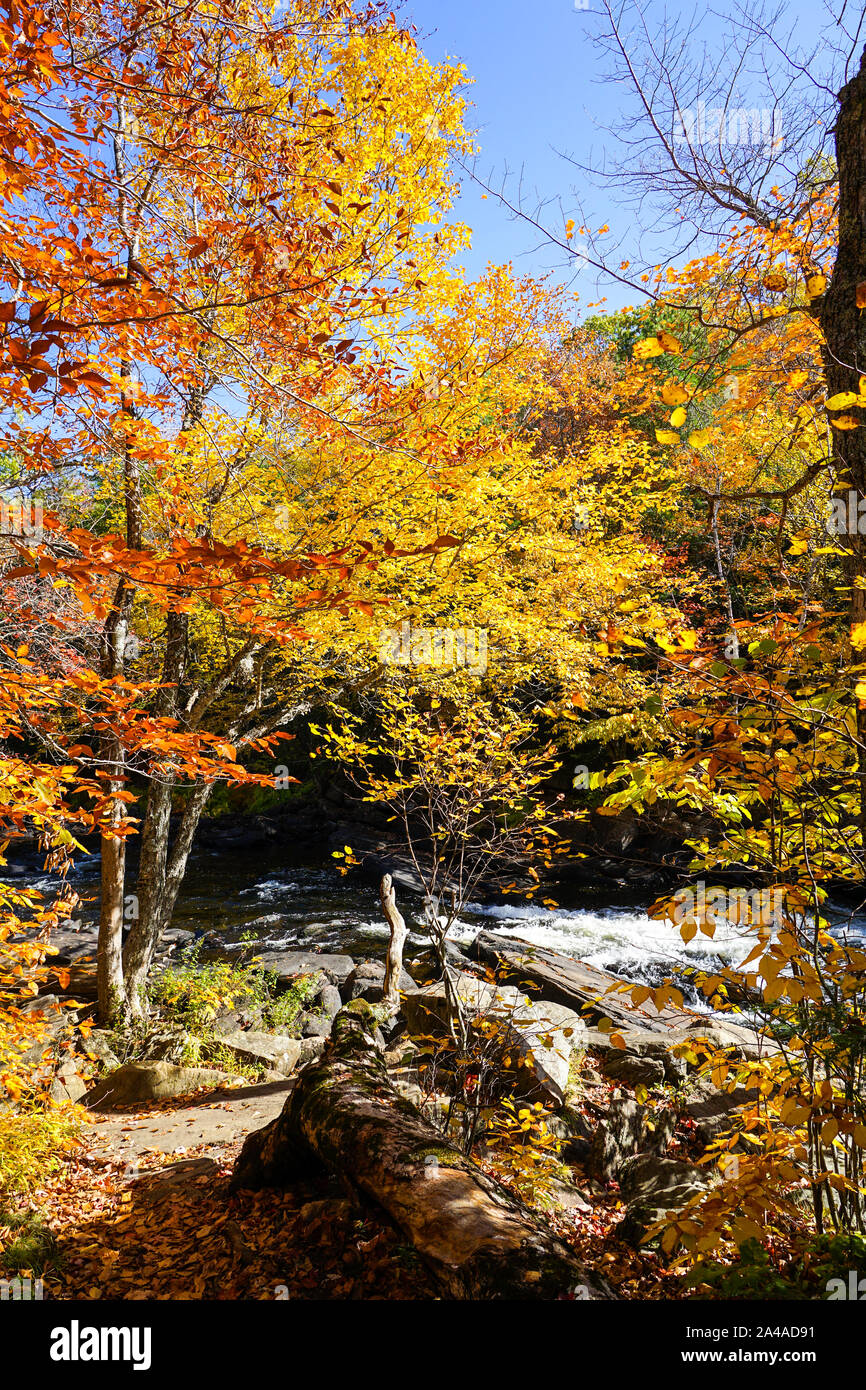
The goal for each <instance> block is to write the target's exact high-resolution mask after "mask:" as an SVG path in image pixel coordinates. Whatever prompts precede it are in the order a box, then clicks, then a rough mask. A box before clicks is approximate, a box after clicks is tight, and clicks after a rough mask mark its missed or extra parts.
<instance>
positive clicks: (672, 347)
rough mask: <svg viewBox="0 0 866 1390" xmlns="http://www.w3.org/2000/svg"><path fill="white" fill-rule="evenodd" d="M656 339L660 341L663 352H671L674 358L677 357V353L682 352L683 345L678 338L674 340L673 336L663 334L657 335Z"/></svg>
mask: <svg viewBox="0 0 866 1390" xmlns="http://www.w3.org/2000/svg"><path fill="white" fill-rule="evenodd" d="M656 337H657V338H658V340H659V343H660V345H661V349H662V352H670V353H672V354H673V355H674V356H676V354H677V353H680V352H682V350H683V345H682V343H680V342H679V341H678V340H677V339H676V338H674V337H673V336H672V334H670V333H664V332H662V333H657V334H656Z"/></svg>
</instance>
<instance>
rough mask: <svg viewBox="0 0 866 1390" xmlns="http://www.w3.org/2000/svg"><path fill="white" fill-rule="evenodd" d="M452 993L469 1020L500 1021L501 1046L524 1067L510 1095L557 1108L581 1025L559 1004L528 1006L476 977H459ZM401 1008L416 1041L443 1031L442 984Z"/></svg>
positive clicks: (510, 991) (509, 988)
mask: <svg viewBox="0 0 866 1390" xmlns="http://www.w3.org/2000/svg"><path fill="white" fill-rule="evenodd" d="M455 987H456V991H457V997H458V999H459V1000H460V1002H461V1004H462V1005H463V1006H464V1009H465V1011H466V1014H467V1016H468V1017H469V1018H470V1019H472V1018H491V1017H492V1018H497V1019H500V1020H501V1024H502V1030H503V1042H505V1043H507V1045H508V1047H509V1049H513V1051H514V1053H515V1054H516V1058H517V1059H519V1062H520V1063H521V1064H522V1065H515V1067H514V1090H515V1091H516V1092H517V1093H518V1094H520V1095H525V1096H527V1097H532V1098H534V1099H545V1100H552V1101H553V1102H554V1103H555V1104H557V1105H561V1104H562V1101H563V1100H564V1098H565V1092H566V1090H567V1087H568V1072H569V1066H570V1063H571V1056H572V1053H573V1052H574V1050H575V1048H576V1047H578V1046H582V1045H583V1038H584V1035H585V1032H586V1027H585V1024H584V1022H583V1020H582V1019H581V1018H580V1017H579V1016H578V1015H577V1014H575V1013H574V1011H573V1010H572V1009H568V1008H565V1007H564V1006H562V1005H560V1004H552V1003H548V1002H544V1003H531V1002H530V1001H529V1000H528V999H527V998H526V997H525V995H523V994H521V992H520V990H518V989H515V988H514V986H513V985H496V984H493V983H491V982H490V981H488V980H479V979H478V978H477V977H476V976H474V975H465V974H459V975H458V976H457V977H456V980H455ZM402 1008H403V1013H404V1015H405V1018H406V1021H407V1024H408V1028H409V1032H410V1033H412V1034H413V1035H414V1036H416V1037H419V1036H424V1035H425V1034H434V1035H435V1034H441V1033H444V1032H446V1031H447V1028H448V1001H447V996H446V993H445V985H444V983H443V982H442V981H440V982H439V983H437V984H432V985H426V986H425V987H424V988H423V989H419V990H415V991H413V992H411V993H407V994H405V995H404V996H403V1000H402Z"/></svg>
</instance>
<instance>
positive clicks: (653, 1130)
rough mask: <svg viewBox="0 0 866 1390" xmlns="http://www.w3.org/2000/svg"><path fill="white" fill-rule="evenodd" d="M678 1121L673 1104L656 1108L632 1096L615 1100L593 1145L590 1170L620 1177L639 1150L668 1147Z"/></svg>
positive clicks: (605, 1176)
mask: <svg viewBox="0 0 866 1390" xmlns="http://www.w3.org/2000/svg"><path fill="white" fill-rule="evenodd" d="M676 1123H677V1117H676V1114H675V1112H674V1111H673V1110H671V1109H669V1108H665V1109H663V1110H655V1109H653V1108H652V1107H650V1106H647V1105H638V1103H637V1101H635V1100H632V1099H631V1098H630V1097H626V1098H619V1099H615V1100H612V1101H611V1103H610V1107H609V1108H608V1110H607V1112H606V1113H605V1115H604V1116H603V1118H602V1120H601V1122H600V1124H599V1126H598V1129H597V1130H596V1132H595V1134H594V1136H593V1139H592V1143H591V1145H590V1149H589V1155H588V1159H587V1166H588V1168H589V1171H590V1172H591V1173H592V1174H593V1175H594V1176H595V1177H598V1178H600V1179H602V1181H605V1182H610V1181H611V1179H613V1178H618V1177H619V1176H620V1173H621V1171H622V1168H623V1165H624V1164H625V1163H626V1162H627V1161H628V1160H629V1159H631V1158H633V1157H634V1156H635V1154H638V1153H644V1152H652V1153H658V1152H660V1151H661V1150H662V1149H666V1148H667V1146H668V1144H669V1143H670V1141H671V1139H672V1138H673V1134H674V1130H675V1129H676Z"/></svg>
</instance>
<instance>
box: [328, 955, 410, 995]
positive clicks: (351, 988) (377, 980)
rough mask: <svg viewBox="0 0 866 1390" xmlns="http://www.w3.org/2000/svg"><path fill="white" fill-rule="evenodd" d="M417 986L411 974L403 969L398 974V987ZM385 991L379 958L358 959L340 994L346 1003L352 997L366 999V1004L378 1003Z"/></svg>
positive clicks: (383, 972) (403, 988) (382, 968)
mask: <svg viewBox="0 0 866 1390" xmlns="http://www.w3.org/2000/svg"><path fill="white" fill-rule="evenodd" d="M416 988H417V986H416V984H415V981H414V980H413V979H412V976H411V975H407V973H406V971H405V970H403V971H402V972H401V974H400V989H401V990H403V991H406V990H414V989H416ZM384 992H385V964H384V961H381V960H362V961H359V962H358V964H357V965H356V966H355V968H354V970H353V971H352V973H351V975H350V976H349V977H348V979H347V980H346V982H345V984H344V985H343V988H342V991H341V994H342V999H343V1001H344V1002H345V1003H346V1004H349V1003H351V1001H352V1000H353V999H366V1001H367V1003H368V1004H378V1003H379V1001H380V1000H381V998H382V996H383V994H384Z"/></svg>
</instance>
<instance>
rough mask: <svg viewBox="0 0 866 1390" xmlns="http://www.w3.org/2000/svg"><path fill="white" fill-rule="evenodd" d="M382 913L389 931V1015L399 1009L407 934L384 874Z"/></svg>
mask: <svg viewBox="0 0 866 1390" xmlns="http://www.w3.org/2000/svg"><path fill="white" fill-rule="evenodd" d="M379 896H380V898H381V899H382V911H383V912H384V914H385V921H386V922H387V923H388V926H389V928H390V930H391V940H390V941H389V943H388V955H387V957H386V960H385V998H384V1003H385V1007H386V1008H387V1010H388V1012H389V1014H396V1013H397V1011H398V1009H399V1008H400V976H401V974H402V972H403V947H404V946H405V944H406V937H407V936H408V935H409V932H408V930H407V927H406V923H405V922H404V920H403V916H402V914H401V913H400V912H399V911H398V908H397V897H396V894H395V892H394V885H393V882H392V880H391V875H390V874H385V876H384V878H383V879H382V882H381V884H380V885H379Z"/></svg>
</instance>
